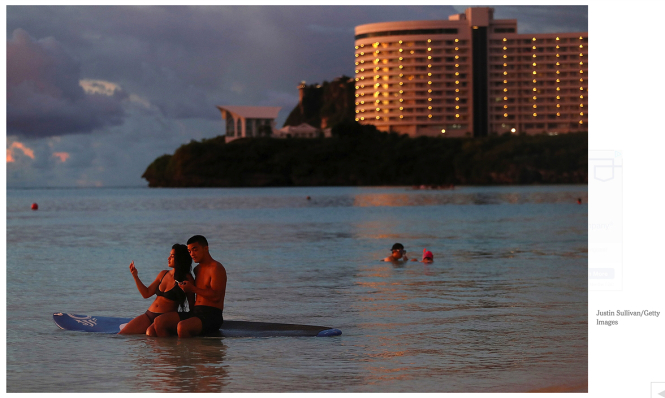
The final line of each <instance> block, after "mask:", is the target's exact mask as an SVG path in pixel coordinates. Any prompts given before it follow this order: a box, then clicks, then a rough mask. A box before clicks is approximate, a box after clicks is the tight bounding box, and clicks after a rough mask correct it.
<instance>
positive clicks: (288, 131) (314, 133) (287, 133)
mask: <svg viewBox="0 0 665 398" xmlns="http://www.w3.org/2000/svg"><path fill="white" fill-rule="evenodd" d="M320 133H321V131H320V130H319V129H317V128H316V127H314V126H312V125H309V124H307V123H302V124H299V125H298V126H284V127H282V128H281V129H279V130H276V131H275V134H274V137H275V138H289V137H291V138H318V137H319V134H320ZM324 134H325V133H324Z"/></svg>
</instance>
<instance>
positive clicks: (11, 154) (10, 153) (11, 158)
mask: <svg viewBox="0 0 665 398" xmlns="http://www.w3.org/2000/svg"><path fill="white" fill-rule="evenodd" d="M17 149H18V150H20V151H21V152H23V154H24V155H25V156H27V157H29V158H30V159H34V158H35V151H33V150H32V149H30V148H28V147H27V146H25V145H23V144H22V143H20V142H18V141H14V142H13V143H12V144H11V145H10V146H9V148H7V163H14V162H15V161H16V158H15V155H16V150H17Z"/></svg>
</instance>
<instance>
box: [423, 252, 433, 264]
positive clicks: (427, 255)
mask: <svg viewBox="0 0 665 398" xmlns="http://www.w3.org/2000/svg"><path fill="white" fill-rule="evenodd" d="M431 262H434V254H432V252H431V251H429V250H427V249H423V263H431Z"/></svg>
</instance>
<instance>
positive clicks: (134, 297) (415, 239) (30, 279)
mask: <svg viewBox="0 0 665 398" xmlns="http://www.w3.org/2000/svg"><path fill="white" fill-rule="evenodd" d="M308 195H309V196H311V200H307V199H306V197H307V196H308ZM578 197H582V198H583V200H584V204H583V205H578V204H577V203H576V202H575V201H576V199H577V198H578ZM33 202H37V203H38V204H39V211H31V210H30V204H31V203H33ZM586 202H587V187H586V186H558V187H552V186H544V187H473V188H471V187H461V188H457V189H455V190H445V191H418V190H411V189H410V188H265V189H180V190H178V189H148V188H136V189H43V190H38V189H31V190H12V189H10V190H8V191H7V274H6V275H7V279H6V280H7V391H8V392H40V391H46V392H89V391H99V392H193V391H202V392H214V391H223V392H413V391H415V392H483V391H489V392H492V391H533V390H538V389H542V388H550V387H557V386H569V385H579V384H584V383H586V381H587V360H588V355H587V348H588V336H587V259H588V257H587V215H588V214H587V212H588V207H587V205H586ZM194 234H203V235H205V236H206V237H207V238H208V241H209V242H210V252H211V254H212V256H213V258H215V259H216V260H219V261H221V262H222V263H223V264H224V265H225V267H226V269H227V272H228V287H227V294H226V309H225V312H224V317H225V319H239V320H252V321H263V322H284V323H303V324H314V325H323V326H330V327H335V328H339V329H341V330H342V331H343V335H342V336H340V337H333V338H303V337H277V338H220V339H200V338H198V339H191V340H179V339H177V338H165V339H154V338H148V337H146V336H143V335H141V336H129V337H127V336H117V335H98V334H88V333H80V332H67V331H63V330H60V329H58V328H57V327H56V326H55V324H54V323H53V321H52V318H51V315H52V313H54V312H72V313H79V314H90V315H100V316H127V317H130V316H132V317H133V316H136V315H138V314H140V313H142V312H144V311H145V310H146V309H147V308H148V306H149V305H150V302H151V299H148V300H144V299H143V298H142V297H141V296H140V294H139V293H138V291H137V289H136V287H135V285H134V282H133V280H132V277H131V274H130V273H129V270H128V265H129V263H130V261H132V260H134V261H135V263H136V266H137V268H138V270H139V276H140V277H141V278H142V280H143V281H144V282H147V283H149V282H150V281H152V280H153V279H154V278H155V276H156V275H157V273H158V272H159V271H160V270H162V269H165V268H166V266H167V257H168V255H169V251H170V247H171V245H172V244H173V243H176V242H179V243H185V241H186V240H187V239H188V238H189V237H190V236H191V235H194ZM395 242H401V243H403V244H404V245H405V247H406V249H407V250H408V252H409V254H410V255H411V256H414V257H418V258H419V257H420V255H421V254H422V250H423V248H424V247H426V248H427V249H428V250H431V251H432V252H433V253H434V257H435V262H434V263H433V264H429V265H425V264H423V263H419V262H409V263H408V264H405V265H402V266H395V265H392V264H390V263H385V262H381V261H378V260H379V259H382V258H383V257H385V256H387V255H388V254H390V250H389V249H390V247H391V246H392V244H393V243H395Z"/></svg>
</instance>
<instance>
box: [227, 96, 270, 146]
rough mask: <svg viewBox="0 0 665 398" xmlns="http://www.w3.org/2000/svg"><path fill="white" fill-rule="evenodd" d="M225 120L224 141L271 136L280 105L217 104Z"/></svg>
mask: <svg viewBox="0 0 665 398" xmlns="http://www.w3.org/2000/svg"><path fill="white" fill-rule="evenodd" d="M217 109H219V110H220V112H222V119H225V120H226V138H225V140H226V142H230V141H233V140H235V139H238V138H245V137H265V136H268V137H270V136H272V133H273V132H274V131H275V119H276V118H277V114H278V113H279V111H280V109H282V108H281V107H274V106H226V105H225V106H217Z"/></svg>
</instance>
